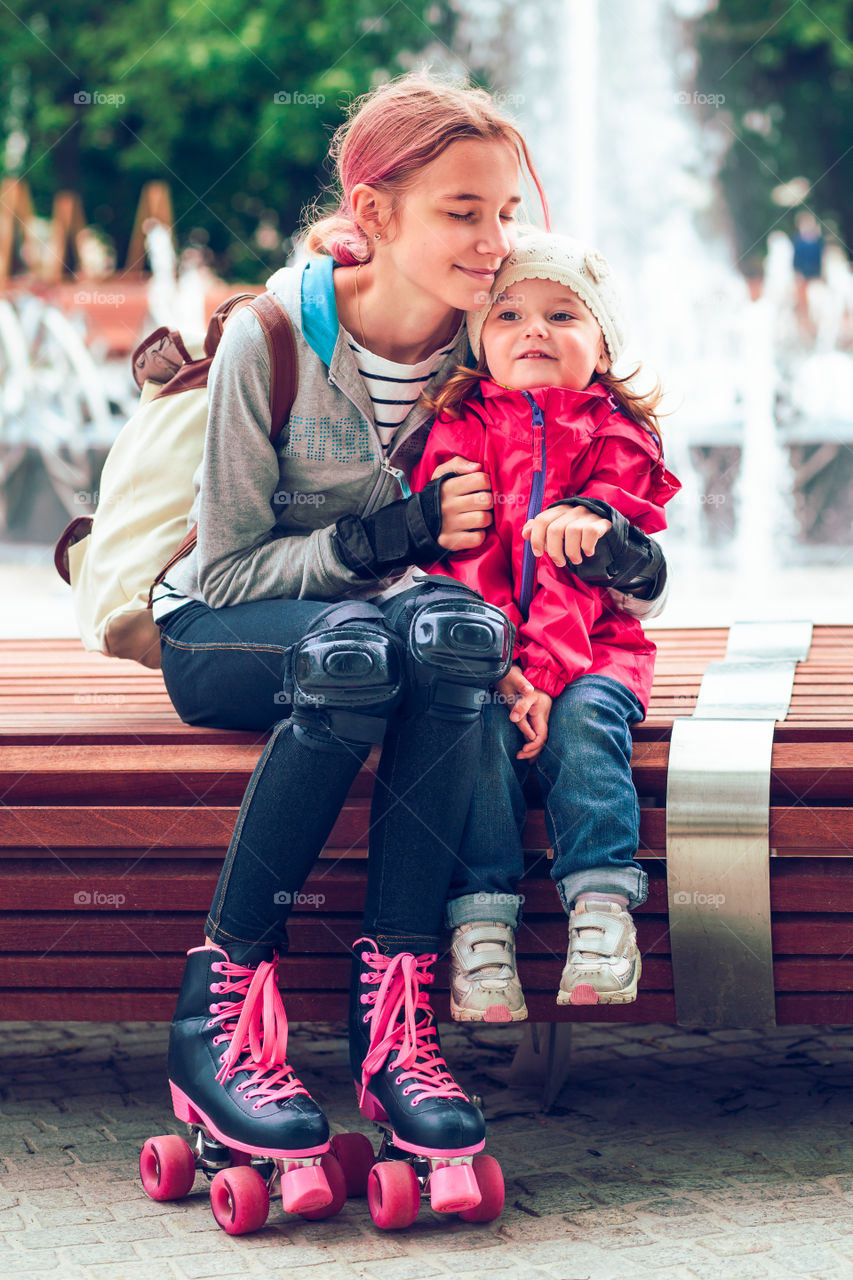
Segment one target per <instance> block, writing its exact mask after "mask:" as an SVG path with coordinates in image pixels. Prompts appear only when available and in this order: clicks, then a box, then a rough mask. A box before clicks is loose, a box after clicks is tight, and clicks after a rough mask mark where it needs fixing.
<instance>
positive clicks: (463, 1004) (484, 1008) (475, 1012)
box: [450, 920, 527, 1022]
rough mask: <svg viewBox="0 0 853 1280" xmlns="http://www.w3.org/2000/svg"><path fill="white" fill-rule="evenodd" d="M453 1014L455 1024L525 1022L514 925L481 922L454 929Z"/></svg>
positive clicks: (451, 996)
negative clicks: (516, 957)
mask: <svg viewBox="0 0 853 1280" xmlns="http://www.w3.org/2000/svg"><path fill="white" fill-rule="evenodd" d="M450 1013H451V1015H452V1017H453V1020H454V1022H522V1021H523V1020H524V1019H525V1018H526V1017H527V1005H526V1004H525V1003H524V992H523V991H522V989H521V983H520V982H519V980H518V974H517V973H516V969H515V931H514V930H513V928H512V926H511V925H508V924H502V923H501V922H500V921H496V920H486V921H483V920H478V921H476V922H475V923H473V924H461V925H459V926H458V928H456V929H454V930H453V939H452V941H451V944H450Z"/></svg>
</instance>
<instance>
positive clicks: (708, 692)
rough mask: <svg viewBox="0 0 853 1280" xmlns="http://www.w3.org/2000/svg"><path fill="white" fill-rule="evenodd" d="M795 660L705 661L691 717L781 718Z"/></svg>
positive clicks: (697, 718)
mask: <svg viewBox="0 0 853 1280" xmlns="http://www.w3.org/2000/svg"><path fill="white" fill-rule="evenodd" d="M796 665H797V664H796V663H795V662H730V661H729V660H728V659H727V658H726V659H724V660H723V661H722V662H709V663H708V665H707V667H706V668H705V674H704V676H703V677H702V684H701V686H700V689H699V697H698V698H697V699H696V708H695V710H694V712H693V718H694V719H695V720H784V719H785V716H786V715H787V714H788V707H789V706H790V705H791V690H792V689H793V687H794V671H795V670H796Z"/></svg>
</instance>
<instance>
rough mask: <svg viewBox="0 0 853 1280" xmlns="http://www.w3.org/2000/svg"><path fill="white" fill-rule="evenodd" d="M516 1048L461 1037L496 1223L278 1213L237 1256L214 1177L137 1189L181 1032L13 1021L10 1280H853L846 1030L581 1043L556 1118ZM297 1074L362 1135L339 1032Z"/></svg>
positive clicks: (2, 1038) (456, 1048)
mask: <svg viewBox="0 0 853 1280" xmlns="http://www.w3.org/2000/svg"><path fill="white" fill-rule="evenodd" d="M520 1034H521V1032H520V1028H515V1029H513V1031H511V1032H509V1033H505V1032H503V1031H502V1030H501V1029H499V1028H495V1029H491V1028H490V1029H486V1030H480V1031H479V1032H472V1031H471V1030H470V1029H465V1028H460V1027H448V1028H446V1029H445V1030H444V1032H443V1045H444V1049H445V1052H446V1054H447V1057H448V1059H449V1060H450V1062H451V1063H452V1064H453V1065H454V1068H455V1069H456V1070H457V1074H458V1076H459V1078H460V1080H461V1081H462V1083H463V1084H464V1085H465V1086H466V1087H467V1088H469V1089H472V1090H474V1091H476V1092H478V1093H480V1094H481V1095H483V1097H484V1105H485V1109H486V1113H487V1116H488V1117H489V1121H490V1123H489V1141H488V1149H489V1150H490V1151H491V1152H492V1154H493V1155H495V1156H497V1157H498V1158H499V1160H500V1161H501V1164H502V1166H503V1169H504V1174H505V1176H506V1180H507V1204H506V1208H505V1210H504V1213H503V1216H502V1217H501V1218H500V1219H499V1220H498V1221H497V1222H494V1223H491V1224H488V1225H485V1226H472V1225H468V1224H466V1223H463V1222H461V1221H460V1220H458V1219H456V1218H449V1219H448V1218H443V1217H439V1216H438V1215H436V1214H433V1213H432V1211H431V1210H430V1209H429V1208H428V1207H425V1208H422V1210H421V1214H420V1217H419V1219H418V1221H417V1222H416V1223H415V1225H414V1226H413V1227H411V1228H410V1229H409V1230H407V1231H403V1232H394V1233H382V1232H379V1231H377V1230H376V1229H375V1227H374V1226H373V1224H372V1222H371V1220H370V1217H369V1214H368V1211H367V1204H366V1201H364V1200H353V1201H350V1202H348V1203H347V1205H346V1206H345V1208H344V1210H343V1212H342V1213H341V1214H340V1216H339V1217H338V1218H335V1219H331V1220H329V1221H327V1222H317V1223H309V1222H305V1221H303V1220H302V1219H292V1218H288V1217H287V1216H286V1215H284V1214H283V1212H282V1210H281V1205H280V1202H279V1203H278V1204H274V1205H273V1208H272V1211H271V1213H270V1218H269V1221H268V1223H267V1226H266V1227H265V1228H264V1229H263V1230H262V1231H260V1232H258V1233H256V1234H255V1235H252V1236H244V1237H238V1238H231V1237H229V1236H227V1235H226V1234H225V1233H224V1232H223V1231H221V1230H220V1229H219V1227H218V1226H217V1225H216V1223H215V1221H214V1219H213V1217H212V1215H211V1213H210V1209H209V1202H208V1199H207V1183H206V1182H205V1181H204V1179H203V1178H202V1176H201V1175H198V1177H197V1179H196V1186H195V1189H194V1191H193V1193H192V1194H191V1195H190V1196H189V1197H187V1198H186V1199H185V1200H183V1201H181V1202H178V1203H171V1204H155V1203H154V1202H153V1201H151V1200H149V1199H148V1198H147V1197H146V1196H145V1195H144V1193H143V1192H142V1189H141V1187H140V1185H139V1181H138V1173H137V1160H138V1156H139V1150H140V1148H141V1146H142V1143H143V1142H144V1140H145V1138H147V1137H149V1136H151V1135H153V1134H156V1133H168V1132H174V1133H181V1132H184V1126H182V1125H181V1124H179V1123H178V1122H177V1121H175V1119H174V1117H173V1115H172V1114H171V1110H170V1107H169V1100H168V1089H167V1086H166V1081H165V1060H166V1042H167V1036H168V1027H167V1026H165V1025H162V1024H154V1023H119V1024H109V1025H102V1024H89V1023H44V1024H38V1023H24V1022H17V1023H3V1024H0V1277H2V1278H3V1280H6V1278H7V1277H8V1278H9V1280H12V1277H14V1278H15V1280H137V1278H138V1280H143V1278H144V1280H152V1278H153V1277H161V1276H162V1277H165V1278H166V1280H191V1278H192V1280H204V1278H205V1277H220V1276H227V1277H243V1276H246V1277H266V1278H268V1280H273V1278H275V1280H283V1278H284V1277H286V1280H303V1278H304V1280H320V1277H321V1276H322V1277H323V1280H338V1278H339V1277H340V1280H421V1278H422V1277H433V1276H435V1277H443V1276H447V1275H450V1274H452V1275H453V1276H454V1277H455V1280H473V1278H474V1277H477V1278H479V1277H489V1278H490V1280H491V1278H492V1277H494V1280H516V1278H517V1280H537V1278H539V1277H541V1278H542V1280H633V1277H641V1278H642V1277H653V1278H654V1280H680V1278H682V1277H685V1278H688V1277H689V1278H691V1280H693V1278H698V1280H717V1277H719V1278H720V1280H723V1278H724V1280H753V1278H755V1280H759V1278H763V1277H773V1278H775V1277H780V1278H781V1277H797V1278H799V1280H823V1278H824V1277H825V1278H826V1280H847V1278H848V1277H853V1148H851V1137H853V1130H851V1125H853V1094H852V1093H851V1086H853V1028H813V1027H787V1028H780V1029H778V1030H776V1031H773V1032H762V1033H757V1032H748V1031H717V1032H711V1033H704V1034H699V1033H690V1034H687V1033H685V1032H684V1031H683V1030H679V1029H678V1028H673V1027H658V1026H623V1027H612V1026H601V1025H597V1026H596V1025H591V1024H588V1025H584V1026H581V1027H578V1028H576V1029H575V1030H574V1032H573V1063H574V1065H573V1069H572V1073H571V1077H570V1080H569V1082H568V1084H567V1085H566V1087H565V1088H564V1089H563V1091H562V1093H561V1095H560V1097H559V1099H558V1103H557V1105H556V1107H555V1108H554V1109H553V1110H552V1111H551V1113H549V1114H543V1113H542V1111H541V1109H540V1108H539V1103H538V1098H537V1096H536V1094H535V1091H524V1090H519V1089H509V1088H507V1087H506V1086H505V1084H504V1083H503V1082H501V1081H500V1080H499V1079H498V1078H497V1077H499V1076H500V1074H501V1072H502V1070H503V1069H505V1067H506V1064H507V1063H508V1061H509V1058H510V1056H511V1047H512V1041H513V1040H514V1039H517V1038H518V1036H519V1035H520ZM291 1059H292V1061H293V1062H294V1063H295V1065H296V1066H297V1069H298V1071H299V1074H300V1075H301V1076H302V1078H303V1079H304V1080H305V1082H306V1084H308V1086H309V1087H310V1088H311V1089H312V1090H313V1091H314V1092H315V1094H316V1095H317V1097H318V1098H319V1099H320V1100H321V1101H322V1102H323V1104H324V1106H325V1107H326V1109H327V1111H328V1113H329V1115H330V1118H331V1120H332V1123H333V1128H335V1129H336V1130H339V1131H340V1130H345V1129H350V1128H358V1127H360V1128H362V1129H363V1130H364V1132H371V1127H370V1126H369V1125H365V1124H361V1125H360V1124H359V1121H358V1116H357V1113H356V1110H355V1106H354V1096H353V1091H352V1084H351V1081H350V1079H349V1073H348V1069H347V1061H346V1042H345V1039H344V1036H343V1028H342V1027H341V1026H339V1025H337V1024H324V1025H322V1026H308V1025H304V1026H299V1027H292V1028H291Z"/></svg>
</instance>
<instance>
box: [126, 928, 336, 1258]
mask: <svg viewBox="0 0 853 1280" xmlns="http://www.w3.org/2000/svg"><path fill="white" fill-rule="evenodd" d="M242 950H243V951H245V948H243V949H242ZM276 963H277V957H276V955H275V953H274V952H273V951H272V950H270V953H269V959H267V960H263V961H261V962H260V963H259V964H257V963H255V964H243V963H241V961H240V956H239V954H238V948H237V947H236V946H234V947H232V948H231V951H230V954H229V952H227V951H226V950H225V949H224V947H219V946H215V947H214V946H204V947H195V948H194V949H193V950H191V951H188V952H187V966H186V970H185V972H184V980H183V985H182V986H181V992H180V995H179V997H178V1007H177V1009H176V1011H175V1016H174V1018H173V1020H172V1029H171V1035H170V1038H169V1088H170V1090H171V1094H172V1106H173V1108H174V1112H175V1115H176V1116H177V1118H178V1119H179V1120H184V1121H186V1123H187V1124H188V1125H189V1129H190V1143H189V1144H187V1143H186V1142H185V1141H184V1140H183V1138H180V1137H176V1136H175V1135H173V1134H168V1135H166V1136H164V1137H160V1138H149V1140H148V1141H147V1142H146V1143H145V1146H144V1147H143V1149H142V1154H141V1156H140V1162H139V1167H140V1174H141V1177H142V1185H143V1187H144V1188H145V1190H146V1192H147V1193H148V1195H150V1196H151V1197H152V1199H155V1200H175V1199H179V1198H180V1197H182V1196H184V1195H187V1194H188V1192H189V1191H190V1189H191V1188H192V1185H193V1181H194V1178H195V1173H196V1170H197V1169H201V1170H202V1172H203V1173H204V1174H205V1176H206V1177H207V1178H208V1179H209V1180H211V1186H210V1199H211V1207H212V1209H213V1214H214V1217H215V1218H216V1220H217V1222H218V1223H219V1225H220V1226H221V1227H223V1228H224V1230H225V1231H227V1232H228V1233H229V1234H231V1235H242V1234H243V1233H244V1232H246V1231H254V1230H257V1229H258V1228H259V1227H261V1226H263V1224H264V1222H265V1221H266V1218H267V1214H268V1213H269V1201H270V1193H271V1192H272V1191H273V1190H274V1188H275V1184H276V1181H277V1180H280V1188H281V1197H282V1205H283V1207H284V1209H285V1210H286V1211H287V1212H288V1213H299V1214H302V1215H303V1216H304V1217H308V1218H314V1217H327V1216H329V1215H330V1214H332V1213H337V1212H338V1211H339V1210H340V1208H341V1207H342V1205H343V1203H344V1200H345V1199H346V1190H345V1180H344V1175H343V1172H342V1170H341V1168H340V1166H339V1165H338V1164H337V1161H336V1160H335V1158H334V1156H333V1155H332V1154H331V1153H330V1149H329V1126H328V1123H327V1121H326V1117H325V1116H324V1115H323V1112H322V1111H321V1110H320V1108H319V1107H318V1106H317V1104H316V1102H315V1101H314V1099H313V1098H312V1097H311V1096H310V1094H309V1093H308V1090H307V1089H306V1088H305V1086H304V1085H303V1084H302V1083H301V1081H300V1080H299V1079H298V1078H297V1077H296V1075H295V1074H294V1071H293V1068H292V1067H291V1066H290V1064H289V1063H288V1061H287V1018H286V1016H285V1012H284V1005H283V1003H282V999H281V994H280V992H279V989H278V985H277V983H276Z"/></svg>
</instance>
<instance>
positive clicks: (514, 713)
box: [495, 666, 553, 760]
mask: <svg viewBox="0 0 853 1280" xmlns="http://www.w3.org/2000/svg"><path fill="white" fill-rule="evenodd" d="M495 688H496V689H497V691H498V693H500V694H501V695H502V697H504V698H505V699H506V700H507V702H508V703H509V704H510V705H511V706H512V710H511V711H510V713H509V718H510V720H511V721H512V722H513V724H516V725H518V727H519V729H520V730H521V732H522V733H523V734H524V736H525V738H527V739H529V741H527V742H526V743H525V744H524V746H523V747H522V748H521V750H520V751H519V752H517V754H516V759H518V760H535V759H536V757H537V756H538V755H539V753H540V752H541V751H542V748H543V747H544V746H545V743H546V742H547V740H548V717H549V716H550V714H551V705H552V701H553V699H552V698H551V697H550V696H549V695H548V694H547V693H545V692H544V691H543V690H542V689H537V688H535V687H534V685H532V684H531V683H530V681H529V680H528V679H527V677H526V676H525V674H524V672H523V671H522V670H521V667H518V666H512V667H510V669H509V671H508V672H507V674H506V675H505V676H504V678H503V680H499V681H498V683H497V684H496V685H495Z"/></svg>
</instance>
